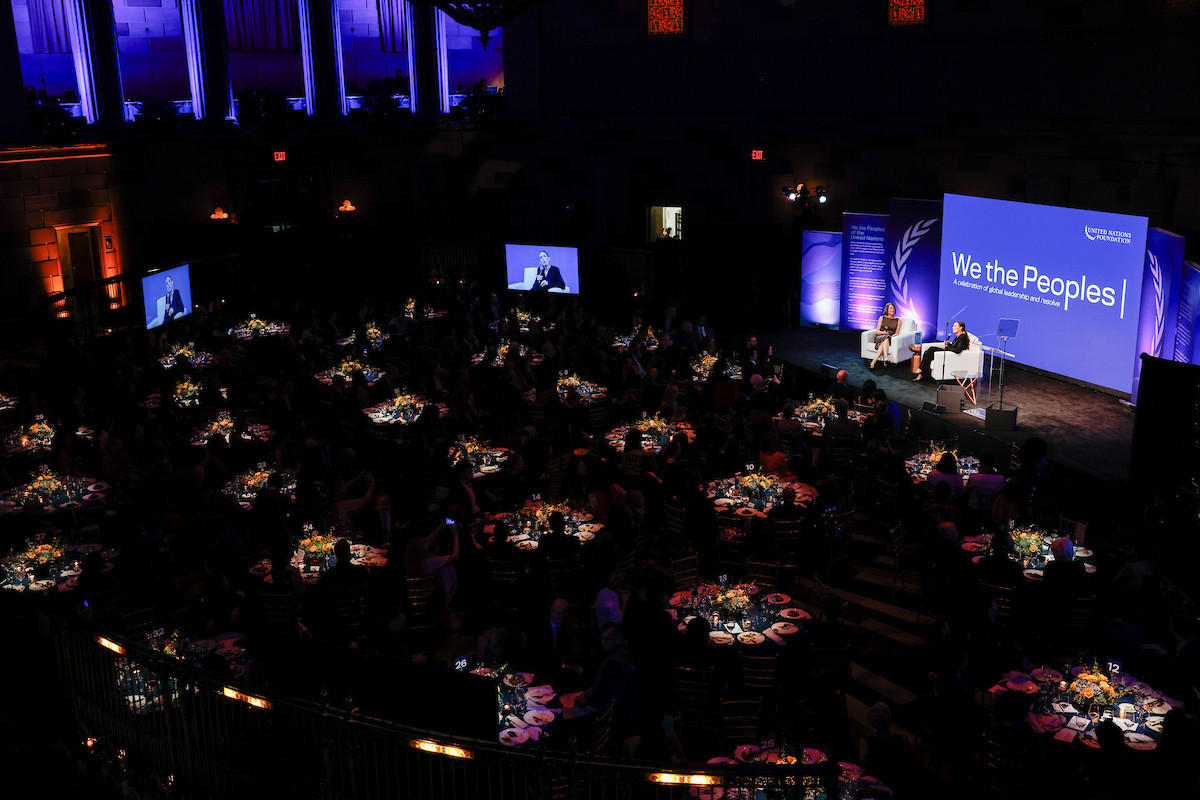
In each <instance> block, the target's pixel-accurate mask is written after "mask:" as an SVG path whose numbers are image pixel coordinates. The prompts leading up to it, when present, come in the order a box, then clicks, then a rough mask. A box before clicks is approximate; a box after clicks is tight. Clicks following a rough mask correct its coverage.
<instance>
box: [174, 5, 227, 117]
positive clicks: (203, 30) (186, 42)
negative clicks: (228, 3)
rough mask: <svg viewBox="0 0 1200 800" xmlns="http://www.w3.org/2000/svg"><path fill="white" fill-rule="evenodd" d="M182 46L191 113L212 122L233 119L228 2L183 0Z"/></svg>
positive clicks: (181, 6)
mask: <svg viewBox="0 0 1200 800" xmlns="http://www.w3.org/2000/svg"><path fill="white" fill-rule="evenodd" d="M179 10H180V13H181V15H182V16H183V47H184V51H185V52H186V54H187V65H188V82H189V83H191V86H192V113H193V114H194V115H195V117H196V119H207V120H210V121H213V122H220V121H221V120H226V119H233V87H232V86H231V85H230V83H229V34H228V33H227V32H226V30H225V4H224V3H222V2H214V0H181V2H180V4H179Z"/></svg>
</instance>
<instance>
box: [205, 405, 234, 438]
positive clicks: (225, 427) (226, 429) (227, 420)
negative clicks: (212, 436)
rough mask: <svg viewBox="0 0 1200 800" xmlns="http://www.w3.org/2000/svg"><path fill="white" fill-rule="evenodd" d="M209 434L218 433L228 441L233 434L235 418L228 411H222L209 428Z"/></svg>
mask: <svg viewBox="0 0 1200 800" xmlns="http://www.w3.org/2000/svg"><path fill="white" fill-rule="evenodd" d="M208 432H209V433H216V434H219V435H221V436H224V437H225V438H226V439H228V438H229V437H230V436H231V435H232V434H233V418H232V417H230V416H229V412H228V411H222V412H221V413H219V414H218V415H217V418H216V419H215V420H213V421H212V422H211V423H210V424H209V426H208Z"/></svg>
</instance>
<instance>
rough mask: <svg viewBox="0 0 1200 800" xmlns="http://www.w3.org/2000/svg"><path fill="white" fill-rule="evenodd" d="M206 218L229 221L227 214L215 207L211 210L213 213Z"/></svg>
mask: <svg viewBox="0 0 1200 800" xmlns="http://www.w3.org/2000/svg"><path fill="white" fill-rule="evenodd" d="M208 218H209V219H215V220H223V219H229V212H228V211H225V210H224V209H222V208H221V207H220V206H217V207H216V208H214V209H213V213H211V214H209V215H208Z"/></svg>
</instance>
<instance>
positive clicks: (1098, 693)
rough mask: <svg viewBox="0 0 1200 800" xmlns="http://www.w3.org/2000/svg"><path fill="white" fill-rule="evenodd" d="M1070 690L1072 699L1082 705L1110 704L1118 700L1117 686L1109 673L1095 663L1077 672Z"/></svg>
mask: <svg viewBox="0 0 1200 800" xmlns="http://www.w3.org/2000/svg"><path fill="white" fill-rule="evenodd" d="M1068 691H1069V692H1070V694H1071V697H1072V699H1073V700H1074V701H1075V702H1077V703H1079V704H1080V705H1082V706H1088V705H1093V704H1099V705H1102V706H1110V705H1112V704H1113V703H1114V702H1116V700H1117V688H1116V687H1115V686H1114V685H1113V683H1112V681H1111V680H1110V679H1109V677H1108V675H1107V674H1105V673H1104V672H1103V671H1102V670H1101V669H1100V667H1098V666H1096V665H1095V664H1093V665H1092V667H1091V668H1090V669H1085V670H1083V671H1081V672H1080V673H1079V674H1077V675H1076V676H1075V680H1073V681H1071V687H1070V689H1068Z"/></svg>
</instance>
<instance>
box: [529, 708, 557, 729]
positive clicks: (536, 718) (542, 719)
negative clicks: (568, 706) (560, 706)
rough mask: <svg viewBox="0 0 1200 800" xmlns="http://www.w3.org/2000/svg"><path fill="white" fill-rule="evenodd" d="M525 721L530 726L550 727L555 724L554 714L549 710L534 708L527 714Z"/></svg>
mask: <svg viewBox="0 0 1200 800" xmlns="http://www.w3.org/2000/svg"><path fill="white" fill-rule="evenodd" d="M525 721H526V722H528V723H529V724H530V725H549V724H550V723H551V722H554V712H553V711H551V710H549V709H547V708H533V709H530V710H529V711H526V712H525Z"/></svg>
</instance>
